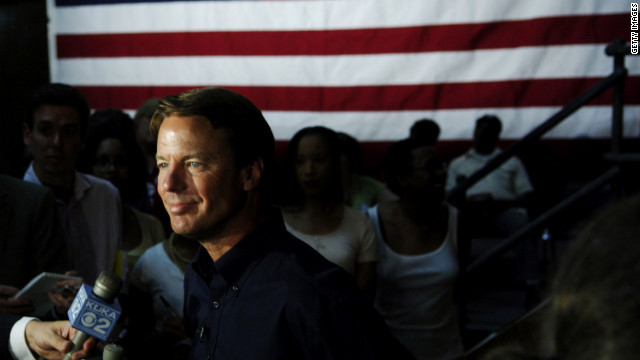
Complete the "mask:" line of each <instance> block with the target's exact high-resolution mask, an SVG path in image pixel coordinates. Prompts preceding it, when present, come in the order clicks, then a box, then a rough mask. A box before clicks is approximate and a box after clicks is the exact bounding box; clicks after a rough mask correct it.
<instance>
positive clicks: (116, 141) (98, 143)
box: [85, 109, 165, 279]
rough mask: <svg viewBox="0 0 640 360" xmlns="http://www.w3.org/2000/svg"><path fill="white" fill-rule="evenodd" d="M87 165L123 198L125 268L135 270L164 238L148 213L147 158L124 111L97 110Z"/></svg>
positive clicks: (89, 134)
mask: <svg viewBox="0 0 640 360" xmlns="http://www.w3.org/2000/svg"><path fill="white" fill-rule="evenodd" d="M85 154H86V155H85V156H86V161H87V163H86V165H85V166H86V167H87V168H88V169H90V171H91V173H92V174H93V175H95V176H97V177H99V178H101V179H105V180H108V181H109V182H111V183H112V184H113V185H114V186H115V187H116V188H118V191H119V193H120V198H121V200H122V204H123V206H122V247H121V250H123V251H124V252H125V254H126V264H127V266H126V268H125V269H124V270H123V271H122V274H121V276H122V278H124V279H126V273H127V272H129V271H131V270H132V269H133V266H134V265H135V263H136V261H137V260H138V258H139V257H140V256H141V255H142V253H143V252H144V251H145V250H146V249H148V248H150V247H151V246H153V245H155V244H157V243H161V242H163V241H164V239H165V235H164V229H163V228H162V224H161V223H160V221H159V220H158V219H156V218H155V217H153V216H152V215H150V214H149V212H151V202H150V199H149V196H148V194H147V190H146V185H145V184H146V180H147V173H146V171H145V170H144V163H145V159H144V156H143V155H142V151H141V150H140V148H139V147H138V144H137V142H136V139H135V135H134V125H133V121H132V120H131V118H130V117H129V115H127V114H126V113H124V112H123V111H122V110H119V109H104V110H98V111H96V112H94V113H93V114H92V115H91V117H90V121H89V128H88V130H87V140H86V146H85Z"/></svg>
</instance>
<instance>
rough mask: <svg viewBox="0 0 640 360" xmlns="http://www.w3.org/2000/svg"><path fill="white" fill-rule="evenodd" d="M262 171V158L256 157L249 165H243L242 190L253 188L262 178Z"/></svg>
mask: <svg viewBox="0 0 640 360" xmlns="http://www.w3.org/2000/svg"><path fill="white" fill-rule="evenodd" d="M263 173H264V162H263V161H262V158H257V159H255V160H254V161H252V162H251V163H250V164H249V165H247V166H245V167H244V169H243V170H242V177H243V178H242V180H243V185H244V191H252V190H255V189H256V188H257V187H258V185H259V184H260V180H262V174H263Z"/></svg>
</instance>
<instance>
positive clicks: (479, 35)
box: [57, 14, 630, 59]
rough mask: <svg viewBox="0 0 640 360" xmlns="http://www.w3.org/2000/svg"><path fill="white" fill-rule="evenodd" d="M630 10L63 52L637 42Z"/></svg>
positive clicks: (129, 38) (98, 43) (97, 40)
mask: <svg viewBox="0 0 640 360" xmlns="http://www.w3.org/2000/svg"><path fill="white" fill-rule="evenodd" d="M628 27H629V16H628V14H614V15H585V16H562V17H550V18H539V19H533V20H523V21H503V22H494V23H476V24H459V25H435V26H419V27H402V28H382V29H355V30H318V31H250V32H247V31H226V32H181V33H143V34H94V35H58V36H57V51H58V58H60V59H65V58H80V57H136V56H224V55H233V56H258V55H263V56H267V55H349V54H382V53H414V52H429V51H464V50H473V49H498V48H513V47H520V46H548V45H571V44H595V43H597V44H606V43H610V42H611V41H613V40H614V39H616V38H625V39H627V41H629V39H628V38H629V36H630V35H629V31H628Z"/></svg>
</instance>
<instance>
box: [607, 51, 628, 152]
mask: <svg viewBox="0 0 640 360" xmlns="http://www.w3.org/2000/svg"><path fill="white" fill-rule="evenodd" d="M605 53H606V54H607V55H609V56H613V71H614V72H616V71H624V72H625V74H626V72H627V69H625V67H624V56H625V55H627V54H630V53H631V49H630V47H628V46H627V44H626V43H625V41H624V40H623V39H616V40H615V41H614V42H613V43H612V44H609V45H608V46H607V48H606V50H605ZM625 78H626V75H625V76H624V77H621V78H620V79H618V80H616V82H615V85H614V86H613V101H612V104H613V114H612V122H611V152H613V153H614V154H616V153H619V152H620V151H621V145H622V138H623V128H624V119H623V118H624V83H625Z"/></svg>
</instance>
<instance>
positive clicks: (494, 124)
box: [476, 114, 502, 134]
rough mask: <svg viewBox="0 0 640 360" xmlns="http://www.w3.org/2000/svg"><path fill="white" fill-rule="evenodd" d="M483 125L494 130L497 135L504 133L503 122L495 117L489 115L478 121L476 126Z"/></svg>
mask: <svg viewBox="0 0 640 360" xmlns="http://www.w3.org/2000/svg"><path fill="white" fill-rule="evenodd" d="M481 123H485V124H487V125H488V126H489V127H490V128H492V129H494V130H495V132H496V133H497V134H500V132H501V131H502V121H500V118H499V117H497V116H495V115H491V114H487V115H484V116H482V117H481V118H479V119H478V120H476V126H478V125H479V124H481Z"/></svg>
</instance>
